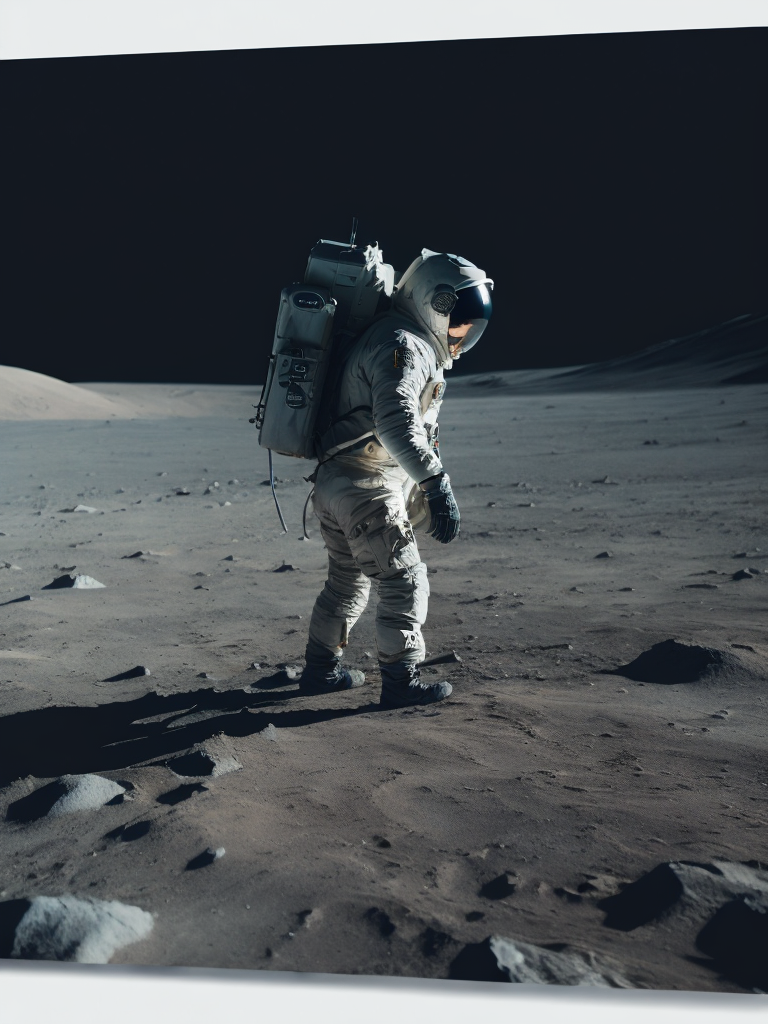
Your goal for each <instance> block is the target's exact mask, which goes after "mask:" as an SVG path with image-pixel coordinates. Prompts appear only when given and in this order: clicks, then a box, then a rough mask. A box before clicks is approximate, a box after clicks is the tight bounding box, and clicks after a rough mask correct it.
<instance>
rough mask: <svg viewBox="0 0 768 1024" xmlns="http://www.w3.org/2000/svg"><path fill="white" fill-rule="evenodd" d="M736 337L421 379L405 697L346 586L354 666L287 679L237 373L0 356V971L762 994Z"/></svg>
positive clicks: (767, 582)
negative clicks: (439, 480)
mask: <svg viewBox="0 0 768 1024" xmlns="http://www.w3.org/2000/svg"><path fill="white" fill-rule="evenodd" d="M764 329H765V323H764V322H763V323H762V324H761V323H760V322H757V323H751V322H750V324H748V325H747V330H751V331H752V335H751V337H752V338H753V342H752V343H751V344H742V342H743V339H744V338H747V334H744V333H743V332H742V333H739V331H738V330H737V329H736V328H733V329H731V330H730V331H725V332H722V331H721V332H720V333H717V332H714V333H712V334H711V335H707V336H703V337H701V338H700V339H699V341H698V342H697V341H696V340H695V339H687V340H685V341H684V342H679V343H670V344H669V345H668V346H666V347H663V346H662V347H660V348H657V349H654V350H650V351H649V352H648V353H646V354H645V355H644V360H645V361H643V359H642V358H640V357H634V361H631V360H630V361H624V362H623V363H620V364H603V365H600V366H597V367H583V368H576V369H571V370H569V371H567V372H566V371H547V372H545V371H526V372H521V373H503V374H490V375H489V374H485V375H478V376H474V377H473V376H469V377H463V378H454V379H450V377H449V381H448V387H447V391H446V398H445V402H444V404H443V410H442V414H441V453H442V457H443V461H444V464H445V466H446V468H447V470H448V471H449V472H450V474H451V480H452V482H453V484H454V487H455V493H456V496H457V500H458V502H459V506H460V508H461V512H462V525H461V534H460V536H459V538H458V540H457V541H456V542H454V543H452V544H450V545H446V546H443V545H439V544H437V543H435V542H433V541H432V540H431V538H429V537H427V536H426V535H422V536H421V539H420V548H421V551H422V555H423V557H424V560H425V561H426V562H427V564H428V566H429V580H430V586H431V598H430V613H429V618H428V621H427V625H426V627H425V630H424V633H425V638H426V643H427V650H428V654H427V661H426V663H425V667H424V670H423V671H424V675H425V677H426V678H427V679H435V680H437V679H447V680H449V681H450V682H451V683H452V685H453V693H452V695H451V697H450V698H449V699H448V700H446V701H445V702H443V703H441V704H439V705H435V706H432V707H427V708H419V709H406V710H399V711H389V710H387V711H382V710H380V709H379V707H378V696H379V687H380V677H379V673H378V670H377V661H376V651H375V646H374V632H373V608H374V600H375V598H374V597H373V596H372V599H371V605H370V606H369V608H368V610H367V611H366V612H365V614H364V615H363V617H362V619H361V620H360V622H359V623H358V625H357V626H356V628H355V630H354V631H353V633H352V637H351V643H350V646H349V648H348V652H347V662H348V664H349V665H351V666H354V667H356V668H359V669H362V670H363V671H364V672H365V673H366V677H367V679H366V685H365V686H363V687H362V688H360V689H356V690H352V691H348V692H346V693H339V694H334V695H330V696H318V697H302V696H300V695H299V693H298V683H297V677H298V674H299V673H300V671H301V666H302V658H303V652H304V645H305V640H306V630H307V624H308V620H309V615H310V612H311V609H312V604H313V602H314V599H315V596H316V594H317V592H318V591H319V589H320V587H321V586H322V583H323V580H324V578H325V564H326V555H325V551H324V549H323V546H322V543H321V541H320V540H319V534H318V531H317V530H316V529H315V527H314V525H313V519H312V515H311V504H310V507H309V509H308V515H307V528H308V532H309V534H310V537H309V539H308V540H307V539H305V538H304V536H303V530H302V513H303V509H304V505H305V502H306V500H307V497H308V494H309V491H310V488H311V484H309V483H307V482H306V481H305V477H307V476H309V474H310V472H311V470H312V464H311V463H307V462H302V461H300V460H292V459H287V458H281V457H276V458H275V474H276V477H277V482H276V489H277V494H278V497H279V500H280V504H281V508H282V512H283V515H284V517H285V520H286V523H287V525H288V532H287V534H286V533H283V531H282V529H281V526H280V522H279V519H278V515H277V512H276V509H275V506H274V503H273V499H272V494H271V490H270V487H269V483H268V468H267V453H266V451H264V450H262V449H260V448H259V446H258V444H257V439H256V434H255V431H254V428H253V427H252V426H251V425H250V424H249V422H248V419H249V416H251V415H252V414H253V410H252V404H253V403H255V402H256V401H257V400H258V396H259V391H260V388H258V387H253V388H249V387H225V386H214V385H210V386H195V385H178V386H173V385H141V384H82V385H77V386H75V385H71V384H66V383H64V382H61V381H54V380H52V379H51V378H46V377H43V376H42V375H40V374H33V373H30V372H29V371H25V370H20V369H16V368H13V367H7V368H2V369H0V382H2V383H0V418H2V419H3V422H2V423H0V431H1V432H2V438H3V443H2V451H3V457H2V464H1V466H0V483H1V484H2V488H1V490H0V507H1V511H2V517H1V519H0V532H1V534H2V535H0V605H2V617H1V618H0V622H1V623H2V625H0V633H1V634H2V635H1V636H0V643H1V648H0V694H2V708H1V709H0V711H1V717H0V787H1V788H0V956H2V957H7V958H10V957H26V958H30V957H31V958H34V957H38V958H56V959H63V960H67V959H69V960H80V961H82V960H86V961H87V960H89V959H93V960H98V959H99V957H101V960H102V961H103V960H106V959H109V962H110V963H119V964H153V965H183V966H203V967H223V968H247V969H253V970H266V971H308V972H326V973H332V974H345V975H350V974H366V975H399V976H410V977H424V978H444V979H449V978H469V979H474V980H478V981H487V982H488V983H495V982H507V983H515V982H517V983H519V982H525V983H541V984H564V985H594V986H600V987H613V988H653V989H668V990H702V991H706V990H719V991H726V992H738V993H744V994H747V993H754V992H755V991H765V990H766V988H768V977H767V976H766V970H767V968H766V960H765V955H764V951H765V948H766V926H765V922H766V921H768V913H767V912H766V910H767V909H768V904H767V903H766V901H767V900H768V758H767V757H766V733H767V730H768V721H767V716H766V712H767V711H768V637H767V636H766V622H767V621H768V618H767V617H766V603H767V602H766V596H767V595H768V557H766V556H767V555H768V536H766V529H765V524H766V491H767V490H768V485H767V483H766V477H765V466H766V459H765V456H766V448H767V447H768V445H767V444H766V440H767V431H766V428H767V426H768V413H767V411H766V410H767V409H768V404H767V403H766V396H767V395H768V383H766V377H765V369H764V367H765V346H764V342H762V343H758V342H755V341H754V337H756V336H757V335H759V332H760V331H763V332H764ZM761 344H762V348H761ZM468 361H469V360H468ZM761 367H762V369H761ZM78 580H81V581H82V580H90V582H85V583H83V582H81V583H79V584H78V583H77V581H78ZM54 583H55V585H54V586H51V584H54ZM44 898H45V899H44ZM113 906H114V907H119V908H120V912H121V913H122V914H123V915H129V917H130V915H133V917H130V921H131V922H133V920H134V919H135V920H136V921H138V922H140V924H141V927H139V926H138V925H137V926H136V927H134V926H133V924H131V926H130V927H128V926H127V925H123V924H120V925H119V927H118V926H117V925H115V926H114V928H113V931H112V932H110V933H109V939H108V940H106V939H104V938H103V925H102V923H101V922H102V917H100V916H99V915H102V916H103V914H104V913H105V912H106V911H105V910H104V909H103V908H105V907H113ZM41 907H42V908H45V913H43V912H42V911H41V910H40V908H41ZM50 907H55V909H56V913H55V914H54V913H53V912H52V911H50V910H49V909H48V908H50ZM83 908H85V909H83ZM86 911H87V912H86ZM110 913H111V911H110ZM73 915H74V916H73ZM146 915H151V924H146V925H145V923H144V922H149V921H150V918H149V917H146ZM128 919H129V918H128V917H126V920H128ZM83 922H85V923H83ZM94 922H95V923H94ZM46 929H47V930H46ZM95 929H96V930H95ZM97 929H102V931H98V930H97ZM54 932H55V934H54ZM30 935H31V936H32V938H30ZM63 935H66V936H69V938H68V939H67V941H66V942H65V941H63V940H62V938H61V936H63ZM92 950H98V951H99V952H98V955H97V954H96V953H92V952H89V951H92ZM105 950H106V952H105ZM760 950H762V954H761V953H760Z"/></svg>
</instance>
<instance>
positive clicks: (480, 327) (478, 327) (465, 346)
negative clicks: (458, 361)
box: [448, 320, 488, 359]
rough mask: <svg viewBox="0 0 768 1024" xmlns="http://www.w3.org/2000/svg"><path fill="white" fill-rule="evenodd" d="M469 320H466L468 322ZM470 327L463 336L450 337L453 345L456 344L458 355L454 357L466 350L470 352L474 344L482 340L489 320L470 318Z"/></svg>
mask: <svg viewBox="0 0 768 1024" xmlns="http://www.w3.org/2000/svg"><path fill="white" fill-rule="evenodd" d="M467 322H468V321H466V320H465V321H464V323H467ZM469 324H470V328H469V330H468V331H467V333H466V334H465V335H464V337H463V338H450V337H449V338H448V341H449V342H450V344H451V345H456V346H458V348H457V349H456V355H455V356H454V359H455V358H457V357H458V356H460V355H462V354H463V353H464V352H468V351H469V350H470V349H471V348H472V347H473V345H476V344H477V343H478V341H479V340H480V335H481V334H482V333H483V331H484V330H485V328H486V327H487V326H488V321H487V320H470V321H469Z"/></svg>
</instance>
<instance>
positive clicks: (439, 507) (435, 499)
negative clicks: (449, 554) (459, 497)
mask: <svg viewBox="0 0 768 1024" xmlns="http://www.w3.org/2000/svg"><path fill="white" fill-rule="evenodd" d="M419 487H420V488H421V489H422V491H424V497H425V499H426V502H427V508H428V510H429V526H428V527H427V533H428V534H429V535H430V537H434V538H435V539H436V540H439V541H440V543H441V544H449V543H450V542H451V541H452V540H453V539H454V538H455V537H458V535H459V523H460V520H461V516H460V515H459V506H458V505H457V504H456V499H455V498H454V496H453V491H452V490H451V481H450V478H449V476H448V474H447V473H440V475H439V476H432V477H430V478H429V479H428V480H423V481H422V482H421V483H420V484H419Z"/></svg>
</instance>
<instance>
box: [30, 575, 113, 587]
mask: <svg viewBox="0 0 768 1024" xmlns="http://www.w3.org/2000/svg"><path fill="white" fill-rule="evenodd" d="M103 587H105V584H104V583H99V581H98V580H95V579H94V578H93V576H85V575H83V574H78V575H77V576H72V575H71V574H67V575H65V576H57V577H56V579H55V580H53V581H52V582H51V583H47V584H46V585H45V586H44V587H43V588H42V589H43V590H64V589H69V590H98V589H100V588H103Z"/></svg>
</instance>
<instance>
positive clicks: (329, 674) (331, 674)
mask: <svg viewBox="0 0 768 1024" xmlns="http://www.w3.org/2000/svg"><path fill="white" fill-rule="evenodd" d="M306 662H307V664H306V668H305V669H304V671H303V672H302V674H301V679H299V689H300V690H301V692H302V693H308V694H309V693H333V692H335V691H336V690H351V689H352V688H353V687H355V686H362V685H363V683H364V682H365V673H364V672H361V671H360V670H359V669H356V668H343V667H342V665H341V654H336V655H333V654H330V653H329V652H328V649H327V648H325V647H321V646H320V644H316V643H315V642H314V641H313V640H309V642H308V643H307V651H306Z"/></svg>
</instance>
